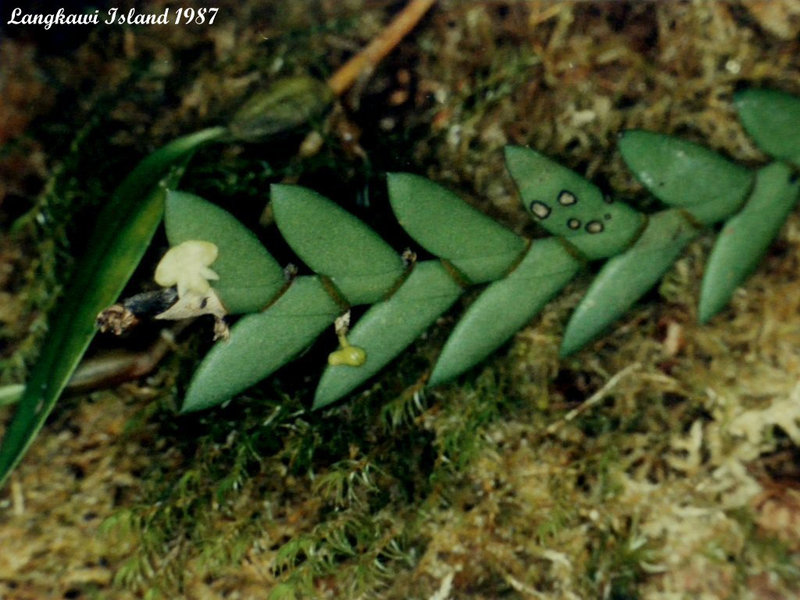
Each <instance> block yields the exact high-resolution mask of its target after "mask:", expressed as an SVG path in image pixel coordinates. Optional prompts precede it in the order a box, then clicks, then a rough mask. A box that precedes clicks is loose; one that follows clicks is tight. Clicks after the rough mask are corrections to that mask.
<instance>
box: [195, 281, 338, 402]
mask: <svg viewBox="0 0 800 600" xmlns="http://www.w3.org/2000/svg"><path fill="white" fill-rule="evenodd" d="M340 312H341V308H340V307H339V306H338V305H337V304H336V302H334V301H333V299H332V298H331V297H330V295H329V294H328V292H327V291H326V289H325V285H324V284H323V283H322V281H321V280H320V278H319V277H298V278H297V279H296V280H295V281H294V282H292V285H291V286H290V287H289V289H288V290H287V291H286V292H285V293H284V294H283V295H282V296H281V297H280V298H278V300H277V301H276V302H275V304H273V305H272V306H270V307H269V308H267V309H266V310H265V311H264V312H261V313H257V314H252V315H247V316H245V317H242V319H240V320H239V321H238V322H237V323H236V325H234V326H233V327H232V328H231V332H230V333H231V335H230V339H229V340H227V341H221V342H218V343H217V344H215V345H214V346H213V347H212V348H211V350H210V351H209V353H208V354H207V355H206V356H205V358H204V359H203V361H202V362H201V363H200V366H199V367H198V368H197V371H195V374H194V376H193V378H192V381H191V383H190V384H189V389H188V390H187V392H186V397H185V398H184V400H183V406H182V407H181V412H184V413H187V412H192V411H196V410H202V409H205V408H210V407H212V406H216V405H218V404H222V403H223V402H226V401H227V400H230V399H231V398H233V397H234V396H235V395H236V394H238V393H240V392H242V391H244V390H246V389H247V388H249V387H251V386H253V385H255V384H256V383H258V382H259V381H261V380H262V379H264V378H266V377H267V376H269V375H270V374H271V373H272V372H274V371H275V370H276V369H278V368H280V367H281V366H283V365H284V364H286V363H287V362H289V361H290V360H291V359H292V358H294V357H295V356H296V355H297V354H299V353H300V352H302V351H303V350H304V349H305V348H306V347H308V346H309V345H310V344H311V343H312V342H313V341H314V340H315V339H316V338H317V336H318V335H319V334H320V333H321V332H322V331H323V330H324V329H325V328H326V327H328V326H329V325H331V324H332V323H333V321H334V320H335V319H336V316H337V315H338V314H339V313H340Z"/></svg>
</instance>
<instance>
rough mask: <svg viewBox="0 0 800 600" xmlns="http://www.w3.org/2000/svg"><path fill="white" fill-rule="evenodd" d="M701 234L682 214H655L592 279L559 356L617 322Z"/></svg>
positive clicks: (565, 336)
mask: <svg viewBox="0 0 800 600" xmlns="http://www.w3.org/2000/svg"><path fill="white" fill-rule="evenodd" d="M697 233H698V229H697V228H696V226H695V225H693V224H692V223H690V222H689V220H688V219H687V218H686V217H685V216H684V215H683V214H681V212H680V211H678V210H675V209H672V210H666V211H663V212H660V213H657V214H655V215H653V216H652V217H651V218H650V220H649V221H648V224H647V229H645V231H644V233H642V235H641V237H640V238H639V239H638V240H636V243H634V244H633V246H631V247H630V248H629V249H628V250H626V251H625V252H624V253H622V254H620V255H619V256H615V257H614V258H612V259H610V260H609V261H608V262H607V263H606V264H605V265H603V268H602V269H601V270H600V272H599V273H598V274H597V276H596V277H595V278H594V280H593V281H592V284H591V286H589V290H588V291H587V292H586V295H585V296H584V297H583V299H582V300H581V302H580V304H579V305H578V307H577V308H576V309H575V312H574V313H573V314H572V317H571V318H570V321H569V323H568V324H567V328H566V331H565V332H564V339H563V341H562V343H561V356H568V355H570V354H572V353H573V352H576V351H578V350H580V349H581V348H582V347H583V346H585V345H586V344H587V343H589V342H590V341H591V340H593V339H594V338H595V337H597V336H598V335H600V334H601V333H602V332H603V331H604V330H605V329H606V327H608V326H609V325H610V324H611V323H613V322H614V321H616V320H617V319H619V318H620V317H621V316H622V315H623V314H624V313H625V311H627V310H628V309H629V308H630V307H631V306H632V305H633V303H634V302H636V301H637V300H638V299H639V298H641V297H642V295H643V294H645V293H646V292H647V290H649V289H650V288H651V287H653V285H654V284H655V283H656V282H657V281H658V280H659V279H661V277H662V275H664V273H665V272H666V271H667V270H668V269H669V268H670V267H671V266H672V265H673V263H674V262H675V260H676V259H677V258H678V256H679V255H680V253H681V252H682V251H683V249H684V248H685V247H686V244H688V243H689V242H690V241H691V240H692V239H693V238H694V237H695V236H696V235H697Z"/></svg>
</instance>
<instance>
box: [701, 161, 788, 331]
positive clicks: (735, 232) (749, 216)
mask: <svg viewBox="0 0 800 600" xmlns="http://www.w3.org/2000/svg"><path fill="white" fill-rule="evenodd" d="M798 190H800V180H799V179H798V176H797V173H796V172H794V171H793V170H792V169H791V168H790V167H789V166H788V165H785V164H783V163H777V162H776V163H772V164H769V165H767V166H765V167H762V168H761V169H760V170H759V171H758V173H757V175H756V184H755V188H754V189H753V194H752V195H751V196H750V198H749V199H748V200H747V204H745V206H744V208H743V209H742V210H741V211H740V212H739V213H738V214H737V215H735V216H734V217H731V218H730V219H729V220H728V221H727V222H726V223H725V226H724V227H723V228H722V231H721V232H720V234H719V237H718V238H717V241H716V243H715V244H714V249H713V250H712V251H711V256H710V257H709V259H708V263H707V264H706V269H705V274H704V275H703V283H702V286H701V288H700V307H699V318H700V322H701V323H705V322H706V321H708V320H709V319H710V318H711V317H713V316H714V315H716V314H717V313H718V312H719V311H720V310H722V309H723V307H725V305H726V304H728V301H729V300H730V298H731V296H732V295H733V292H734V291H735V290H736V288H737V287H739V285H740V284H741V283H742V282H743V281H744V280H745V279H746V278H747V276H748V275H750V273H752V271H753V270H754V269H755V268H756V266H758V263H759V261H760V260H761V258H762V257H763V256H764V253H765V252H766V251H767V248H768V247H769V245H770V244H771V243H772V240H773V239H774V238H775V236H776V235H778V232H779V231H780V229H781V226H782V225H783V223H784V222H785V221H786V217H787V216H788V215H789V212H790V211H791V210H792V208H793V207H794V206H795V204H796V203H797V199H798Z"/></svg>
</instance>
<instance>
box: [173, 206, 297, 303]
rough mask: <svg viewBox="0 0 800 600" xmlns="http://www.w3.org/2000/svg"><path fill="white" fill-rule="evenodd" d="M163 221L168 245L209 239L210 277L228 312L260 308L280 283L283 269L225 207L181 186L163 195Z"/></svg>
mask: <svg viewBox="0 0 800 600" xmlns="http://www.w3.org/2000/svg"><path fill="white" fill-rule="evenodd" d="M164 224H165V226H166V229H167V238H168V239H169V243H170V245H171V246H177V245H178V244H182V243H183V242H186V241H190V240H198V241H205V242H211V243H212V244H215V245H216V246H217V249H218V252H219V254H218V256H217V259H216V260H215V261H214V263H213V264H212V265H211V268H212V269H213V271H214V272H215V273H216V274H217V275H219V280H218V281H214V282H212V285H213V287H214V289H215V290H216V292H217V294H219V297H220V300H222V303H223V304H224V305H225V308H226V309H227V310H228V312H229V313H231V314H237V313H246V312H254V311H257V310H260V309H262V308H264V306H266V305H267V304H268V303H269V302H270V301H271V300H272V299H273V298H274V297H275V294H277V293H278V292H279V291H280V289H281V288H282V287H283V285H284V283H285V281H284V276H283V269H281V267H280V265H279V264H278V263H277V262H276V261H275V259H274V258H272V256H271V255H270V253H269V252H267V249H266V248H264V246H263V245H262V244H261V242H259V241H258V238H257V237H256V236H255V234H253V232H252V231H250V230H249V229H248V228H247V227H245V226H244V225H242V224H241V223H240V222H239V221H237V220H236V218H234V217H233V215H231V214H230V213H228V212H227V211H225V210H223V209H221V208H219V207H218V206H215V205H214V204H211V203H210V202H207V201H206V200H203V199H202V198H200V197H198V196H195V195H193V194H188V193H186V192H176V191H171V192H170V193H169V194H168V195H167V202H166V212H165V214H164Z"/></svg>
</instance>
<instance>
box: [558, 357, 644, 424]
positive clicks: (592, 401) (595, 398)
mask: <svg viewBox="0 0 800 600" xmlns="http://www.w3.org/2000/svg"><path fill="white" fill-rule="evenodd" d="M641 367H642V365H641V364H639V363H632V364H630V365H628V366H627V367H625V368H624V369H622V370H621V371H620V372H619V373H617V374H616V375H614V376H613V377H612V378H611V379H609V380H608V383H606V384H605V385H604V386H603V387H601V388H600V389H599V390H597V391H596V392H595V393H594V394H592V396H591V397H590V398H589V399H588V400H587V401H586V402H584V403H583V404H581V405H580V406H579V407H577V408H575V409H573V410H571V411H569V412H568V413H567V414H566V415H565V416H564V418H563V419H562V420H560V421H556V422H555V423H553V424H551V425H550V426H549V427H548V428H547V433H549V434H551V433H555V431H556V430H557V429H558V428H559V427H561V426H562V425H564V424H565V423H568V422H570V421H572V420H573V419H575V417H577V416H578V415H580V414H582V413H584V412H586V411H587V410H589V409H590V408H592V407H593V406H595V405H596V404H598V403H599V402H600V401H601V400H603V398H605V397H606V396H608V393H609V392H610V391H611V390H613V389H614V388H615V387H616V386H617V384H618V383H619V382H620V381H621V380H622V379H624V378H625V377H627V376H628V375H630V374H631V373H633V372H635V371H638V370H639V369H640V368H641Z"/></svg>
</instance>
